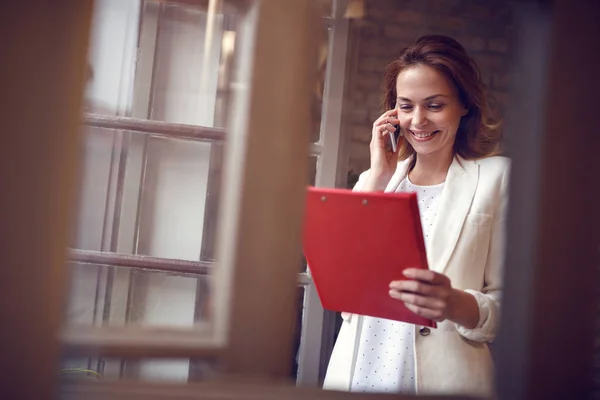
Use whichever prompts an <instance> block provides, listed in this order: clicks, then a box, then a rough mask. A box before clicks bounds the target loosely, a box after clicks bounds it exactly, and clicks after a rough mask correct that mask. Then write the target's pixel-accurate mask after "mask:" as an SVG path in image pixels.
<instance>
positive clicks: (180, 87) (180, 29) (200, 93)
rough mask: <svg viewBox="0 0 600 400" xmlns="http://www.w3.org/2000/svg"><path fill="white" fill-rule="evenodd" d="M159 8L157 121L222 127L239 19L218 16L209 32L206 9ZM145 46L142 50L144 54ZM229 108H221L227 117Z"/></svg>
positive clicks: (154, 82)
mask: <svg viewBox="0 0 600 400" xmlns="http://www.w3.org/2000/svg"><path fill="white" fill-rule="evenodd" d="M156 3H157V4H158V3H162V4H160V13H159V17H158V30H157V35H156V39H155V40H156V47H155V58H154V60H153V62H154V74H153V77H152V83H151V84H152V97H151V99H152V100H151V106H150V110H151V115H150V117H151V118H152V119H156V120H161V121H167V122H175V123H182V124H192V125H201V126H223V123H224V120H225V119H224V118H223V117H224V115H221V118H219V119H220V121H217V120H216V118H215V117H216V114H217V104H219V105H220V106H221V107H225V106H226V105H227V102H226V101H223V100H224V99H223V97H225V96H226V95H227V94H226V93H225V91H226V85H225V83H226V81H227V80H228V75H229V73H230V69H231V65H230V64H231V62H232V60H233V58H232V51H233V49H234V45H235V28H234V27H235V18H234V17H233V16H230V15H227V16H226V15H223V14H222V13H219V14H218V15H216V16H215V19H214V21H213V24H212V27H213V31H212V32H207V27H208V26H209V25H210V24H209V19H208V10H207V9H206V8H205V7H202V6H193V5H181V4H170V3H164V2H156ZM144 50H145V49H144V48H140V51H144ZM223 111H224V110H219V112H220V113H221V114H223Z"/></svg>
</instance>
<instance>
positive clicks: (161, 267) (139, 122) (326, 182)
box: [64, 0, 349, 386]
mask: <svg viewBox="0 0 600 400" xmlns="http://www.w3.org/2000/svg"><path fill="white" fill-rule="evenodd" d="M333 4H334V6H333V17H332V18H331V19H325V20H324V23H325V24H326V25H328V26H329V28H330V30H331V31H330V34H329V39H328V40H329V43H328V57H327V66H326V77H325V88H324V93H323V103H322V120H321V129H320V135H319V141H318V142H317V143H312V144H310V145H309V154H311V155H313V156H318V163H317V176H316V178H315V179H316V185H317V186H325V187H334V186H335V185H336V177H337V175H338V171H337V169H338V157H339V148H340V130H341V116H342V115H341V114H342V103H343V93H344V82H345V65H346V51H347V42H348V25H349V21H348V19H347V18H344V15H343V13H344V11H345V9H346V7H347V4H348V0H334V2H333ZM160 7H161V5H160V4H159V3H154V2H146V3H145V4H144V2H142V12H143V17H141V18H140V21H141V24H142V25H141V29H140V35H141V36H140V40H139V48H140V50H139V52H138V63H137V72H136V84H135V90H134V98H133V104H132V105H133V108H132V111H131V115H132V117H114V116H105V115H100V114H87V115H86V116H85V119H84V124H85V125H87V126H91V127H97V128H108V129H110V131H107V132H115V131H119V132H127V133H126V135H129V137H128V140H130V141H138V142H140V141H141V142H140V143H137V145H136V146H129V149H130V150H129V151H132V150H133V151H135V152H136V153H137V154H132V153H129V154H127V155H126V162H127V169H126V170H127V174H128V176H127V177H126V178H125V179H126V180H127V181H138V182H141V184H142V185H143V182H144V165H145V162H144V159H145V154H144V150H142V151H141V152H140V151H139V150H140V149H145V146H144V144H143V143H145V142H146V140H147V137H148V136H147V135H144V136H142V135H131V133H133V132H136V133H144V134H149V135H152V136H164V137H170V138H181V139H191V140H197V141H207V142H210V143H215V144H219V143H222V142H223V140H224V134H225V133H224V130H223V129H221V128H208V127H199V126H191V125H182V124H172V123H166V122H160V121H152V120H148V119H146V118H147V117H148V113H149V104H150V98H151V92H152V88H151V82H152V71H153V68H154V57H155V49H156V39H157V33H158V18H159V13H160ZM136 160H137V161H136ZM118 161H119V160H117V162H118ZM132 171H133V172H132ZM132 173H133V174H134V176H131V174H132ZM127 186H128V187H129V189H127ZM123 190H126V191H125V192H123ZM139 193H140V191H139V190H136V188H135V185H120V186H119V188H117V190H116V191H115V192H114V193H113V195H114V196H113V197H114V199H113V201H114V202H119V205H120V207H121V208H120V211H121V213H120V218H121V220H120V222H119V223H118V226H116V229H117V230H118V231H119V234H118V237H119V238H123V237H125V238H127V237H134V238H135V237H137V234H135V233H134V234H133V235H131V234H127V232H126V231H129V233H130V232H131V229H133V230H134V231H136V230H137V229H139V228H136V227H137V226H138V217H137V216H136V215H137V212H136V211H135V210H136V209H139V202H140V199H139ZM136 242H137V241H136V240H135V239H134V241H133V243H129V244H127V243H125V244H124V243H117V244H114V246H111V249H110V250H111V251H113V252H114V251H118V250H121V251H123V250H124V251H125V252H130V251H133V252H134V253H135V248H136ZM128 249H129V250H128ZM71 260H72V261H73V262H78V263H79V265H85V264H89V265H93V266H119V267H134V268H135V266H137V267H138V268H139V267H143V268H144V269H149V270H154V271H164V272H175V273H194V274H196V275H198V276H201V275H203V274H208V273H209V271H210V269H211V266H212V263H210V262H191V261H181V260H169V259H161V258H157V257H147V256H139V255H126V254H125V253H116V254H111V253H102V252H91V251H82V250H77V249H73V250H72V251H71ZM132 273H133V274H134V273H135V271H131V272H130V273H129V274H130V275H129V276H130V278H129V279H130V280H131V279H132V278H131V277H132V275H131V274H132ZM298 284H299V285H300V286H302V287H304V290H305V300H304V309H303V315H302V331H301V345H300V350H299V354H298V371H297V383H298V384H300V385H308V386H317V385H318V384H319V372H320V371H319V367H320V365H321V364H322V363H323V360H322V355H323V354H328V352H324V351H322V349H321V341H322V335H323V320H324V311H323V308H322V306H321V303H320V300H319V298H318V296H317V294H316V290H315V288H314V285H313V282H312V279H311V277H310V274H309V273H308V272H307V273H301V274H299V275H298ZM328 317H329V318H330V319H331V318H332V317H333V315H329V316H328ZM125 331H127V332H131V336H130V338H129V339H122V335H123V333H124V332H125ZM151 332H152V329H151V328H146V329H138V331H137V332H135V331H134V330H132V329H131V328H128V327H102V328H98V327H68V328H67V329H66V331H65V333H64V339H65V342H66V343H67V346H68V348H69V351H70V353H71V354H73V355H79V354H81V355H85V353H86V351H89V349H90V348H91V347H93V348H95V349H96V352H97V353H98V354H102V355H103V356H104V357H109V356H116V355H117V354H121V355H122V356H126V357H135V356H136V355H138V354H139V352H140V351H141V350H140V348H142V349H144V348H146V347H147V346H149V345H150V343H156V345H157V346H167V345H166V344H165V343H164V341H163V340H162V339H163V336H164V335H163V334H162V332H160V331H157V332H155V333H151ZM148 335H154V336H153V339H150V336H148ZM185 335H186V333H185V332H181V335H180V336H182V337H183V336H185ZM331 335H333V332H331ZM142 336H143V337H144V338H143V337H142ZM146 336H147V337H146ZM196 336H198V335H196ZM183 341H184V340H183V339H182V338H180V339H179V343H183ZM196 341H197V343H198V345H199V346H201V347H204V348H205V350H204V351H202V352H200V353H199V354H197V356H201V357H205V358H210V357H214V356H215V354H218V353H219V351H218V350H217V348H218V347H220V346H219V345H215V344H213V345H208V344H207V343H208V342H206V341H205V339H202V340H200V339H199V338H197V337H196ZM192 342H194V340H192ZM86 349H87V350H86ZM330 350H331V349H329V352H330ZM185 351H186V352H187V349H186V350H185ZM161 354H163V352H162V351H159V352H158V353H157V354H155V356H159V355H161ZM186 354H187V353H186Z"/></svg>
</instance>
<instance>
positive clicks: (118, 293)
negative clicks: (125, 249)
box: [66, 263, 210, 329]
mask: <svg viewBox="0 0 600 400" xmlns="http://www.w3.org/2000/svg"><path fill="white" fill-rule="evenodd" d="M208 287H209V277H208V276H202V275H189V274H181V273H167V272H156V271H148V270H142V269H137V268H125V267H108V266H102V265H94V264H88V263H71V292H70V302H69V304H68V308H67V312H66V323H67V324H69V325H78V326H100V325H102V326H123V325H137V326H152V327H176V328H190V329H191V328H194V327H195V328H202V327H205V323H206V322H207V321H208V319H209V315H208V298H209V293H210V292H209V288H208Z"/></svg>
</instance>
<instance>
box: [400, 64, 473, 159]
mask: <svg viewBox="0 0 600 400" xmlns="http://www.w3.org/2000/svg"><path fill="white" fill-rule="evenodd" d="M396 93H397V94H398V98H397V103H396V107H397V108H398V119H399V120H400V128H401V130H402V133H403V135H404V138H405V139H406V140H408V143H410V145H411V146H412V147H413V148H414V149H415V151H416V153H417V154H419V155H427V156H429V155H435V156H438V155H439V156H446V155H449V154H452V151H453V147H454V139H455V138H456V131H457V130H458V126H459V124H460V119H461V118H462V117H463V116H464V115H466V114H467V110H466V109H465V108H464V106H463V105H462V104H461V102H460V100H459V99H458V93H457V90H456V88H455V87H454V85H453V84H452V83H451V82H449V81H448V79H446V77H445V76H444V75H443V74H441V73H439V72H438V71H437V70H436V69H434V68H432V67H429V66H426V65H417V66H414V67H409V68H406V69H404V70H403V71H402V72H400V74H398V78H397V80H396Z"/></svg>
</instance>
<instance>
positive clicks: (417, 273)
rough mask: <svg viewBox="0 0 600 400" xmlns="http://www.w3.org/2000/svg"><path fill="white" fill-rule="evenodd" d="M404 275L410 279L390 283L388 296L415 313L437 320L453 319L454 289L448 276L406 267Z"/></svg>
mask: <svg viewBox="0 0 600 400" xmlns="http://www.w3.org/2000/svg"><path fill="white" fill-rule="evenodd" d="M404 276H406V277H407V278H410V280H402V281H393V282H391V283H390V296H391V297H393V298H394V299H397V300H400V301H403V302H404V304H405V305H406V307H407V308H408V309H409V310H411V311H412V312H414V313H415V314H417V315H420V316H422V317H424V318H427V319H432V320H435V321H438V322H441V321H444V320H445V319H453V315H454V309H453V308H454V304H455V294H456V290H455V289H453V288H452V284H451V283H450V278H448V277H447V276H446V275H442V274H439V273H437V272H434V271H431V270H427V269H418V268H408V269H406V270H404Z"/></svg>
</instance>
